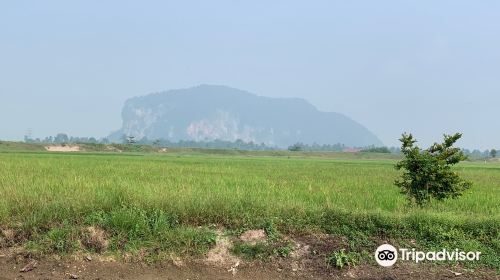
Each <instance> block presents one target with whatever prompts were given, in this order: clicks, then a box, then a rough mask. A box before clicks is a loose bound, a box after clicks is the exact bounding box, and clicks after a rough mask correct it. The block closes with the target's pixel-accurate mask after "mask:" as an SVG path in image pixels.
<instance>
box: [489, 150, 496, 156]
mask: <svg viewBox="0 0 500 280" xmlns="http://www.w3.org/2000/svg"><path fill="white" fill-rule="evenodd" d="M490 156H491V157H492V158H496V157H497V150H495V149H492V150H491V151H490Z"/></svg>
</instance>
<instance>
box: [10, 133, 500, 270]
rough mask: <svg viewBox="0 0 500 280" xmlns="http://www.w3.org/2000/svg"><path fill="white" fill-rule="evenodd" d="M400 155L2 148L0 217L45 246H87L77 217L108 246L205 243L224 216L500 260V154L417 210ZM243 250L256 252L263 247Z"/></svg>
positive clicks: (191, 247) (228, 224)
mask: <svg viewBox="0 0 500 280" xmlns="http://www.w3.org/2000/svg"><path fill="white" fill-rule="evenodd" d="M3 143H4V144H2V145H5V142H3ZM0 146H1V145H0ZM394 162H395V161H394V159H393V158H392V157H390V158H380V156H377V155H376V154H375V155H374V154H370V155H362V154H356V155H352V154H338V153H317V154H315V153H290V152H240V151H232V150H231V151H225V152H223V153H222V154H221V153H217V151H216V150H215V151H214V150H210V151H208V152H207V151H206V150H196V149H179V150H175V151H173V152H169V153H165V154H163V155H158V154H141V153H131V154H129V153H122V154H117V153H115V154H112V153H106V154H104V153H94V154H92V153H76V154H62V153H46V152H30V153H19V152H4V153H0V193H1V197H0V227H2V228H13V229H15V230H16V231H17V232H18V233H19V235H20V236H21V237H19V239H20V240H23V242H28V245H29V246H28V247H29V248H31V249H32V250H34V251H38V252H41V253H50V252H72V251H74V250H78V249H81V248H78V246H79V245H78V242H77V241H78V240H79V238H81V236H82V235H83V233H82V228H85V227H87V226H98V227H100V228H102V229H104V230H105V231H106V232H107V234H108V235H109V239H110V246H109V250H118V251H121V250H124V251H134V250H140V249H141V248H146V249H148V250H150V251H151V252H164V251H175V252H176V253H179V254H200V253H204V252H206V251H207V250H208V248H210V246H212V245H213V243H214V242H215V235H214V231H213V230H212V227H214V226H223V227H225V228H226V229H228V230H235V231H238V230H243V229H251V228H263V229H266V231H267V232H268V233H269V232H271V233H272V234H275V235H279V234H278V233H277V232H279V233H281V234H287V235H295V234H302V233H307V232H321V233H328V234H334V235H339V236H345V237H347V239H348V240H349V247H350V248H348V251H349V252H362V251H369V252H371V251H374V249H375V248H376V247H377V246H376V245H377V244H376V243H377V241H376V240H387V239H389V240H391V241H392V242H395V243H399V244H401V245H408V244H409V243H408V242H409V241H410V240H413V241H415V242H416V245H413V246H416V247H417V248H419V249H434V248H442V247H446V248H461V249H473V250H480V251H482V252H483V255H482V256H484V257H483V258H482V259H481V262H480V263H479V265H482V266H489V267H496V268H499V267H500V263H499V262H500V261H499V260H500V241H499V240H500V235H499V228H500V203H499V202H500V164H497V163H488V164H484V163H464V164H460V165H459V166H458V167H457V171H458V172H460V173H461V174H462V175H463V176H464V177H465V178H467V179H469V180H471V181H472V182H473V183H474V186H473V188H472V189H471V190H470V191H468V192H467V193H466V194H465V195H464V196H463V197H461V198H460V199H458V200H448V201H445V202H443V203H432V204H431V205H429V206H428V207H426V208H424V209H421V208H416V207H412V206H409V205H408V204H407V202H406V200H405V198H404V197H403V196H402V195H400V194H399V191H398V189H397V188H396V187H395V186H394V185H393V181H394V179H395V178H396V177H397V176H398V172H397V171H395V170H394V168H393V164H394ZM240 249H242V252H243V253H245V252H246V253H248V254H250V255H252V254H254V255H259V254H260V253H259V252H261V249H262V250H264V249H265V248H264V249H263V248H245V247H242V248H240ZM265 251H266V250H264V252H265ZM285 253H286V252H283V254H285Z"/></svg>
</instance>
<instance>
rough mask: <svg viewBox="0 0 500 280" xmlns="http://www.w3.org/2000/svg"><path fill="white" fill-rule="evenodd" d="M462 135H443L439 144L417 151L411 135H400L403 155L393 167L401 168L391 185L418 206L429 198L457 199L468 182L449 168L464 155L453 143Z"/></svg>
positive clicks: (469, 183) (468, 185)
mask: <svg viewBox="0 0 500 280" xmlns="http://www.w3.org/2000/svg"><path fill="white" fill-rule="evenodd" d="M461 137H462V134H460V133H456V134H455V135H444V142H443V143H442V144H438V143H435V144H434V145H432V146H431V147H430V148H428V149H427V150H421V149H420V148H419V147H417V146H415V145H414V144H415V143H416V142H417V141H416V140H415V139H414V138H413V136H412V135H411V134H406V133H405V134H403V136H402V138H401V139H399V140H400V141H401V142H402V147H401V152H402V153H403V155H404V156H405V158H404V159H403V160H401V161H400V162H398V163H397V164H396V166H395V167H396V169H398V170H401V169H402V170H404V173H403V174H402V176H401V178H400V179H399V180H396V182H395V184H396V185H397V186H398V187H400V188H401V192H402V193H404V194H406V195H407V197H408V199H409V200H410V201H414V202H415V203H417V204H418V205H419V206H423V205H424V204H426V203H428V202H429V201H430V200H431V198H434V199H437V200H444V199H446V198H457V197H459V196H460V195H461V194H462V192H463V191H465V190H467V189H469V188H470V187H471V186H472V183H471V182H469V181H466V180H463V179H462V178H460V176H458V174H456V173H455V172H453V170H452V169H451V167H452V166H453V165H455V164H457V163H459V162H460V161H463V160H465V159H467V157H466V156H465V155H464V154H463V153H462V151H461V150H460V149H458V148H455V147H453V144H455V142H456V141H457V140H458V139H460V138H461Z"/></svg>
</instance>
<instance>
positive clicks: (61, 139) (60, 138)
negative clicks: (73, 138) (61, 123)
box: [54, 133, 69, 143]
mask: <svg viewBox="0 0 500 280" xmlns="http://www.w3.org/2000/svg"><path fill="white" fill-rule="evenodd" d="M54 142H55V143H68V142H69V137H68V135H67V134H65V133H58V134H57V135H56V137H55V138H54Z"/></svg>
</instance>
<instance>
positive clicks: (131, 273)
mask: <svg viewBox="0 0 500 280" xmlns="http://www.w3.org/2000/svg"><path fill="white" fill-rule="evenodd" d="M32 261H33V260H30V259H19V258H17V259H16V258H7V257H0V272H1V274H0V280H6V279H9V280H10V279H43V280H46V279H90V280H98V279H99V280H102V279H125V280H132V279H144V280H153V279H175V280H177V279H189V280H196V279H207V280H215V279H223V280H224V279H232V280H238V279H240V280H260V279H366V280H368V279H373V280H375V279H380V280H392V279H394V280H395V279H457V280H459V279H460V280H461V279H500V278H499V276H498V275H497V273H496V272H495V271H493V270H489V271H488V270H476V271H466V270H458V271H460V272H461V273H462V274H460V275H456V274H454V273H453V272H452V271H451V269H449V268H447V267H444V266H418V267H417V266H412V267H411V266H408V265H406V266H403V265H400V266H396V267H394V268H390V269H387V268H381V267H373V266H366V265H364V266H359V267H356V268H353V269H347V270H342V271H340V270H336V269H330V270H318V269H317V268H310V269H301V270H298V271H293V270H292V269H291V268H289V267H288V268H287V267H283V266H281V265H280V264H279V263H266V264H262V263H258V262H252V263H243V264H241V265H240V266H238V268H237V269H236V271H235V273H234V275H233V273H232V271H228V268H224V267H217V266H212V265H207V264H203V263H200V262H191V263H185V264H183V265H182V266H176V265H174V264H172V263H162V264H155V265H147V264H144V263H124V262H117V261H103V260H91V261H87V260H84V259H82V260H75V259H72V260H54V259H43V260H37V261H36V262H37V264H36V267H35V268H34V269H33V270H31V271H29V272H24V273H22V272H20V270H21V269H22V268H23V267H25V266H26V264H28V263H30V262H32ZM455 270H457V269H455Z"/></svg>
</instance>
